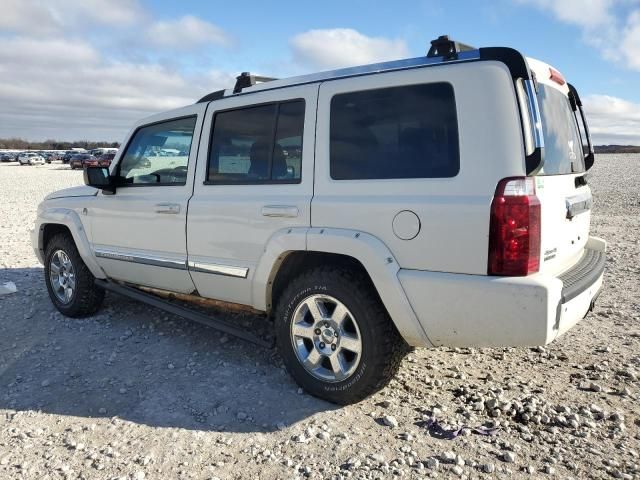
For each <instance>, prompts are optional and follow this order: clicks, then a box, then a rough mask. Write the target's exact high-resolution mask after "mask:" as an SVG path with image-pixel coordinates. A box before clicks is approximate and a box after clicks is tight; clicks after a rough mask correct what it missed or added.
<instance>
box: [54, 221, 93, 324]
mask: <svg viewBox="0 0 640 480" xmlns="http://www.w3.org/2000/svg"><path fill="white" fill-rule="evenodd" d="M60 252H62V253H60ZM54 256H55V259H54ZM65 256H66V257H65ZM61 258H62V259H63V258H66V259H67V260H68V261H69V262H70V264H71V266H72V267H71V269H69V267H68V266H67V267H66V268H64V269H63V273H64V272H66V273H68V274H69V276H72V277H73V278H72V280H73V281H72V283H73V288H72V289H71V290H72V293H71V294H70V295H69V294H68V289H67V288H64V287H62V286H59V283H57V284H56V286H58V288H57V289H55V290H54V286H53V283H54V280H53V279H52V274H53V276H54V277H55V276H56V273H55V268H56V266H58V265H62V263H63V262H61V261H60V260H61ZM44 259H45V261H44V278H45V283H46V285H47V291H48V292H49V298H51V301H52V302H53V304H54V306H55V307H56V308H57V309H58V311H59V312H60V313H62V314H63V315H65V316H67V317H86V316H88V315H92V314H94V313H95V312H96V311H98V309H99V308H100V305H102V301H103V300H104V289H102V288H100V287H97V286H96V285H95V283H94V280H95V277H94V276H93V274H92V273H91V272H90V271H89V269H88V268H87V266H86V265H85V263H84V262H83V261H82V257H80V254H79V253H78V249H77V248H76V245H75V243H74V241H73V238H72V237H71V235H69V234H68V233H59V234H57V235H55V236H54V237H53V238H51V240H49V243H47V246H46V249H45V256H44ZM52 261H53V263H52ZM64 263H65V264H66V261H65V262H64ZM52 270H53V272H52ZM59 271H60V270H59ZM58 278H60V275H58ZM66 282H67V283H66V284H67V285H69V286H70V285H71V283H69V279H68V278H67V279H66ZM65 294H66V295H65ZM60 295H62V296H63V297H64V298H61V297H60Z"/></svg>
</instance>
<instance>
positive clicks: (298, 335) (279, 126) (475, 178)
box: [33, 37, 606, 403]
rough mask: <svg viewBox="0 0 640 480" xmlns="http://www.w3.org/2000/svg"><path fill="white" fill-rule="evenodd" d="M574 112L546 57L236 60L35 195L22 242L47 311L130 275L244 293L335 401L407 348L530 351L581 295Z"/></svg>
mask: <svg viewBox="0 0 640 480" xmlns="http://www.w3.org/2000/svg"><path fill="white" fill-rule="evenodd" d="M584 120H585V119H584V114H583V112H582V107H581V102H580V98H579V97H578V94H577V92H576V90H575V89H574V88H573V87H572V86H571V85H570V84H568V83H567V82H566V81H565V79H564V78H563V77H562V75H561V74H560V73H559V72H558V71H557V70H555V69H554V68H552V67H550V66H548V65H546V64H544V63H542V62H540V61H537V60H533V59H530V58H526V57H524V56H522V55H521V54H520V53H518V52H517V51H515V50H512V49H509V48H480V49H474V48H471V47H468V46H466V45H464V44H459V43H457V42H453V41H449V40H448V38H447V37H440V38H438V39H437V40H434V41H433V42H432V47H431V49H430V51H429V54H428V55H427V56H425V57H419V58H412V59H406V60H399V61H393V62H386V63H380V64H375V65H367V66H363V67H355V68H347V69H342V70H336V71H331V72H325V73H319V74H313V75H308V76H302V77H296V78H290V79H285V80H274V79H267V78H261V77H254V76H251V75H249V74H246V73H245V74H242V75H241V76H239V77H238V82H237V84H236V86H235V88H234V89H233V90H223V91H218V92H214V93H212V94H210V95H207V96H206V97H204V98H203V99H201V100H200V101H199V102H197V103H196V104H195V105H189V106H186V107H184V108H180V109H177V110H173V111H170V112H166V113H162V114H158V115H154V116H152V117H150V118H147V119H144V120H142V121H140V122H139V123H138V124H136V125H135V127H134V128H133V130H132V131H131V133H130V134H129V135H128V137H127V138H126V140H125V142H124V147H123V148H122V149H121V150H120V151H119V153H118V155H117V156H116V158H115V159H114V161H113V163H112V164H111V167H110V168H109V169H108V170H107V169H103V168H97V167H96V168H88V169H87V170H86V172H85V181H86V183H87V186H84V187H76V188H71V189H67V190H63V191H60V192H56V193H53V194H51V195H49V196H48V197H47V198H46V199H45V201H44V202H43V203H42V204H41V205H40V207H39V209H38V218H37V221H36V228H35V230H34V233H33V246H34V249H35V251H36V253H37V255H38V257H39V258H40V260H41V261H42V262H43V264H44V266H45V278H46V283H47V288H48V290H49V294H50V296H51V299H52V301H53V303H54V304H55V306H56V307H57V308H58V309H59V310H60V311H61V312H62V313H64V314H65V315H69V316H82V315H89V314H91V313H93V312H95V311H96V309H97V308H98V307H99V305H100V303H101V301H102V299H103V296H104V289H111V290H115V291H119V292H120V293H128V294H130V295H132V296H134V297H135V293H134V292H139V291H140V290H139V289H135V290H134V289H133V288H131V287H134V286H135V287H151V288H152V289H153V291H154V292H159V291H162V292H173V293H174V294H181V298H186V299H199V300H201V299H202V298H206V299H215V300H216V301H217V303H218V304H220V302H226V303H225V304H226V305H229V306H234V305H235V306H236V307H237V306H238V305H242V306H248V307H251V308H252V309H253V310H257V311H260V312H266V314H267V315H268V317H269V318H270V319H272V320H273V322H274V330H275V332H276V337H277V345H278V349H279V351H280V354H281V356H282V358H283V360H284V362H285V364H286V366H287V368H288V369H289V371H290V372H291V374H292V375H293V377H294V378H295V379H296V381H297V382H298V383H299V384H300V385H301V386H302V387H304V388H305V389H306V390H307V391H309V392H311V393H312V394H314V395H317V396H319V397H322V398H325V399H327V400H330V401H333V402H338V403H350V402H355V401H358V400H360V399H362V398H364V397H365V396H367V395H369V394H371V393H372V392H375V391H376V390H378V389H380V388H382V387H383V386H384V385H385V384H386V383H387V382H388V381H389V380H390V378H391V377H392V376H393V375H394V374H395V372H396V371H397V368H398V365H399V362H400V360H401V358H402V356H403V355H404V354H405V353H406V351H407V350H408V348H409V347H430V346H442V345H444V346H456V347H465V346H466V347H484V346H519V345H542V344H546V343H548V342H551V341H552V340H554V339H555V338H556V337H558V335H560V334H562V333H563V332H565V331H566V330H567V329H569V328H571V327H572V326H573V325H575V324H576V323H577V322H578V321H579V320H580V319H581V318H583V317H584V316H585V315H586V314H587V313H588V312H589V311H590V309H591V308H592V307H593V304H594V301H595V298H596V296H597V295H598V293H599V291H600V288H601V286H602V279H603V270H604V263H605V245H606V244H605V242H604V241H603V240H600V239H598V238H595V237H590V236H589V223H590V208H591V202H592V200H591V193H590V189H589V187H588V186H587V181H586V176H585V172H586V170H588V169H589V168H590V167H591V165H592V164H593V160H594V155H593V150H592V148H591V142H590V139H589V134H588V130H587V125H586V123H585V121H584ZM147 291H148V289H147ZM138 298H141V299H142V300H144V301H149V302H150V303H152V304H156V305H158V306H161V307H162V306H163V303H166V305H164V307H167V308H169V304H168V303H167V302H162V301H159V300H158V299H157V297H155V296H154V297H152V296H150V295H148V294H146V295H142V296H138ZM152 298H153V300H152ZM154 302H155V303H154ZM170 311H171V310H170ZM183 313H184V312H183ZM185 315H186V316H189V315H187V314H186V313H185ZM225 328H231V327H225ZM238 332H239V330H238ZM238 334H240V333H238Z"/></svg>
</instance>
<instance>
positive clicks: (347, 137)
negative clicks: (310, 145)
mask: <svg viewBox="0 0 640 480" xmlns="http://www.w3.org/2000/svg"><path fill="white" fill-rule="evenodd" d="M330 136H331V139H330V141H331V145H330V157H331V160H330V162H331V165H330V168H331V178H334V179H337V180H357V179H388V178H435V177H453V176H455V175H457V173H458V171H459V169H460V156H459V147H458V121H457V118H456V105H455V99H454V95H453V87H452V86H451V85H450V84H448V83H431V84H423V85H410V86H403V87H392V88H383V89H378V90H367V91H361V92H351V93H344V94H339V95H336V96H334V97H333V99H332V100H331V133H330Z"/></svg>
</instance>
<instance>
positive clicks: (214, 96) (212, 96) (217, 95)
mask: <svg viewBox="0 0 640 480" xmlns="http://www.w3.org/2000/svg"><path fill="white" fill-rule="evenodd" d="M224 92H226V90H216V91H215V92H211V93H208V94H207V95H205V96H204V97H202V98H201V99H200V100H198V101H197V102H196V103H205V102H211V101H213V100H218V99H220V98H224Z"/></svg>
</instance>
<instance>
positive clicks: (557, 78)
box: [549, 67, 567, 85]
mask: <svg viewBox="0 0 640 480" xmlns="http://www.w3.org/2000/svg"><path fill="white" fill-rule="evenodd" d="M549 78H550V79H551V80H553V81H554V82H556V83H557V84H558V85H564V84H565V83H567V81H566V80H565V79H564V77H563V76H562V74H561V73H560V72H559V71H557V70H556V69H555V68H551V67H549Z"/></svg>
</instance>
